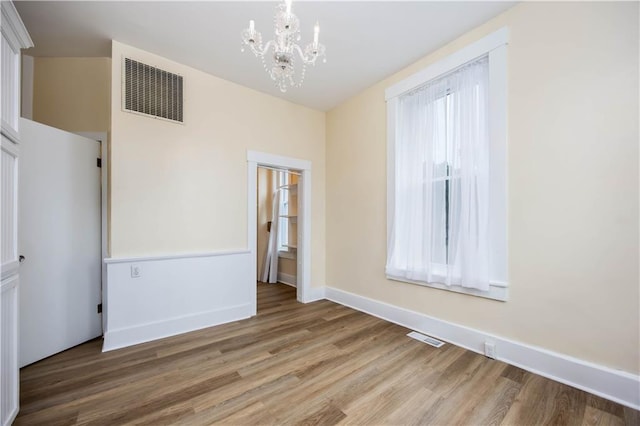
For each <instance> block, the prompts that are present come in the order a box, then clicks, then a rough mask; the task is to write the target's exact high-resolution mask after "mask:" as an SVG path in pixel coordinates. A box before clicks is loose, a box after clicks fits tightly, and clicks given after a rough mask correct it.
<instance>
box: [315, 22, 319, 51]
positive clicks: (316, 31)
mask: <svg viewBox="0 0 640 426" xmlns="http://www.w3.org/2000/svg"><path fill="white" fill-rule="evenodd" d="M319 34H320V24H319V23H318V21H316V25H315V26H314V27H313V46H314V47H318V35H319Z"/></svg>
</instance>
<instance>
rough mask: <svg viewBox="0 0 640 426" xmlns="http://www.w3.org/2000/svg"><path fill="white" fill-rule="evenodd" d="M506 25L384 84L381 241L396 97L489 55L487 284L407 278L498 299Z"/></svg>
mask: <svg viewBox="0 0 640 426" xmlns="http://www.w3.org/2000/svg"><path fill="white" fill-rule="evenodd" d="M508 40H509V30H508V28H507V27H503V28H501V29H499V30H497V31H495V32H493V33H491V34H489V35H487V36H485V37H483V38H481V39H480V40H478V41H476V42H475V43H472V44H470V45H468V46H466V47H464V48H462V49H460V50H458V51H456V52H455V53H453V54H451V55H449V56H447V57H445V58H443V59H441V60H440V61H438V62H435V63H433V64H431V65H429V66H428V67H426V68H424V69H423V70H421V71H419V72H417V73H415V74H413V75H411V76H409V77H407V78H405V79H404V80H402V81H400V82H398V83H396V84H394V85H393V86H390V87H388V88H387V89H386V91H385V100H386V102H387V242H389V241H390V238H391V228H392V225H393V221H394V213H395V136H396V120H397V106H398V98H399V97H400V96H402V95H403V94H405V93H407V92H409V91H411V90H414V89H416V88H418V87H420V86H422V85H424V84H425V83H427V82H429V81H431V80H433V79H435V78H439V77H441V76H443V75H444V74H447V73H450V72H451V71H454V70H455V69H457V68H459V67H461V66H463V65H465V64H467V63H468V62H470V61H473V60H475V59H477V58H479V57H481V56H485V55H488V58H489V112H490V113H489V138H490V154H489V155H490V159H489V161H490V170H489V179H490V200H489V203H490V224H489V227H490V230H489V235H490V238H491V240H490V245H491V253H490V269H489V271H490V272H489V273H490V289H489V291H486V292H485V291H480V290H476V289H472V288H466V287H461V286H447V285H445V284H440V283H425V282H417V281H411V280H407V279H399V278H397V277H391V276H389V275H387V278H388V279H391V280H394V281H402V282H408V283H412V284H418V285H421V286H426V287H432V288H438V289H443V290H448V291H453V292H456V293H464V294H470V295H474V296H480V297H485V298H489V299H495V300H500V301H506V300H507V298H508V284H507V282H508V278H507V277H508V275H507V274H508V272H507V271H508V270H507V231H508V229H507V218H508V216H507V44H508Z"/></svg>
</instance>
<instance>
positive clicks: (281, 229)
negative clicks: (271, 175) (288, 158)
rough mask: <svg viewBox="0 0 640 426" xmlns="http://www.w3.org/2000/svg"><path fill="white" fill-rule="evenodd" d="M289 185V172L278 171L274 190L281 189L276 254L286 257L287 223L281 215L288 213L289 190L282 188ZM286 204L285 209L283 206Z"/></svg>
mask: <svg viewBox="0 0 640 426" xmlns="http://www.w3.org/2000/svg"><path fill="white" fill-rule="evenodd" d="M288 185H289V174H288V173H286V172H284V171H279V172H278V176H277V185H276V191H282V193H281V194H280V196H279V197H278V202H279V203H280V206H279V208H278V212H279V214H280V216H278V234H279V235H278V255H279V256H280V257H286V256H284V255H285V254H288V253H289V247H287V246H286V245H287V244H289V223H288V220H287V219H286V218H283V217H282V216H283V215H288V214H289V191H288V190H286V189H282V188H283V187H286V186H288ZM285 206H286V211H285V210H284V207H285ZM283 225H284V226H283Z"/></svg>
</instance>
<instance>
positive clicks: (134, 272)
mask: <svg viewBox="0 0 640 426" xmlns="http://www.w3.org/2000/svg"><path fill="white" fill-rule="evenodd" d="M141 276H142V268H140V265H131V278H140V277H141Z"/></svg>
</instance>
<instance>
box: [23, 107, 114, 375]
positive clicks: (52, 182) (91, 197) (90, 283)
mask: <svg viewBox="0 0 640 426" xmlns="http://www.w3.org/2000/svg"><path fill="white" fill-rule="evenodd" d="M20 129H21V130H20V132H21V144H20V173H19V176H20V179H19V193H20V198H19V207H20V209H19V213H18V214H19V222H18V223H19V224H18V226H19V228H18V236H19V237H18V238H19V243H20V245H19V246H20V254H21V255H22V256H24V261H23V262H22V263H21V266H20V366H25V365H27V364H31V363H33V362H35V361H38V360H40V359H42V358H46V357H48V356H50V355H53V354H55V353H58V352H60V351H63V350H65V349H68V348H70V347H72V346H75V345H78V344H80V343H82V342H85V341H87V340H90V339H92V338H94V337H98V336H100V335H101V334H102V325H101V324H102V319H101V314H99V313H98V310H97V307H98V304H99V303H100V301H101V255H100V252H101V240H100V220H101V218H100V168H99V167H98V165H97V158H99V157H100V143H99V142H97V141H95V140H91V139H88V138H85V137H82V136H78V135H75V134H72V133H68V132H65V131H62V130H59V129H55V128H53V127H49V126H45V125H43V124H40V123H35V122H33V121H30V120H26V119H20Z"/></svg>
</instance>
